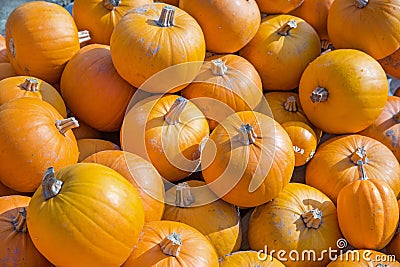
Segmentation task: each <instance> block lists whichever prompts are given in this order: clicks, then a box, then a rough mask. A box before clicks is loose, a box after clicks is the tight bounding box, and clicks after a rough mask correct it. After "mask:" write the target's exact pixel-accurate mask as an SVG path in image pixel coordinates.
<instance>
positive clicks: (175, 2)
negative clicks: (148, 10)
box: [160, 0, 179, 6]
mask: <svg viewBox="0 0 400 267" xmlns="http://www.w3.org/2000/svg"><path fill="white" fill-rule="evenodd" d="M160 2H163V3H166V4H168V5H173V6H179V0H162V1H160Z"/></svg>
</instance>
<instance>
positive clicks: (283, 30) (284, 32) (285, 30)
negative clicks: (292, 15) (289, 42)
mask: <svg viewBox="0 0 400 267" xmlns="http://www.w3.org/2000/svg"><path fill="white" fill-rule="evenodd" d="M295 28H297V22H296V21H295V20H294V19H292V20H289V21H288V22H287V23H285V24H284V25H283V26H282V27H280V28H279V29H278V31H277V32H278V34H279V35H281V36H288V35H289V33H290V30H292V29H295Z"/></svg>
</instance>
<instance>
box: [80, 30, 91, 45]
mask: <svg viewBox="0 0 400 267" xmlns="http://www.w3.org/2000/svg"><path fill="white" fill-rule="evenodd" d="M78 38H79V43H80V44H82V43H84V42H88V41H90V39H91V38H90V34H89V31H87V30H83V31H79V32H78Z"/></svg>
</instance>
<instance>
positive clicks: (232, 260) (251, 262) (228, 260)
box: [219, 251, 285, 267]
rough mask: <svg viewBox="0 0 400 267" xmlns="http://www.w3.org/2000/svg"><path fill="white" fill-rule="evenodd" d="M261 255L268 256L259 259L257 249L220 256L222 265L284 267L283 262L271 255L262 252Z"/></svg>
mask: <svg viewBox="0 0 400 267" xmlns="http://www.w3.org/2000/svg"><path fill="white" fill-rule="evenodd" d="M261 257H266V259H265V260H264V259H263V258H262V260H260V259H259V256H258V253H257V252H256V251H238V252H234V253H232V254H227V255H225V256H224V257H222V258H220V263H219V264H220V265H219V266H220V267H242V266H251V267H253V266H258V267H284V266H285V265H283V263H281V262H280V261H278V260H277V259H275V258H271V256H266V255H265V254H261Z"/></svg>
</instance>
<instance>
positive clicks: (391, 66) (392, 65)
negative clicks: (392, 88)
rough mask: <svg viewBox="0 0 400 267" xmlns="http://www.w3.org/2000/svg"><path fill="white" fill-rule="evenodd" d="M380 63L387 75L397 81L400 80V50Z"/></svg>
mask: <svg viewBox="0 0 400 267" xmlns="http://www.w3.org/2000/svg"><path fill="white" fill-rule="evenodd" d="M378 62H379V63H380V64H381V66H382V68H383V69H384V70H385V72H386V73H387V74H389V75H390V76H392V77H394V78H396V79H400V64H399V62H400V49H397V50H396V51H395V52H393V53H392V54H390V55H389V56H387V57H384V58H382V59H380V60H379V61H378Z"/></svg>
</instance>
